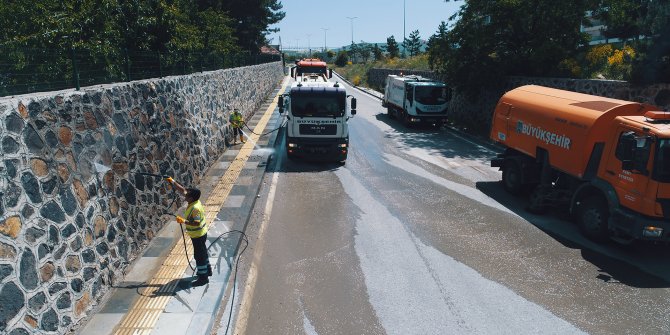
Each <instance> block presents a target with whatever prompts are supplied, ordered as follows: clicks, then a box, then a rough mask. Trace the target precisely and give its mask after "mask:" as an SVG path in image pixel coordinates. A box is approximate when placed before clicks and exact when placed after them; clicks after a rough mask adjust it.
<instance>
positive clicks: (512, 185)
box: [502, 160, 523, 195]
mask: <svg viewBox="0 0 670 335" xmlns="http://www.w3.org/2000/svg"><path fill="white" fill-rule="evenodd" d="M502 184H503V188H504V189H505V191H507V192H509V193H510V194H513V195H519V194H521V190H522V188H523V184H522V183H521V167H520V166H519V163H518V162H516V161H513V160H507V161H505V166H504V167H503V172H502Z"/></svg>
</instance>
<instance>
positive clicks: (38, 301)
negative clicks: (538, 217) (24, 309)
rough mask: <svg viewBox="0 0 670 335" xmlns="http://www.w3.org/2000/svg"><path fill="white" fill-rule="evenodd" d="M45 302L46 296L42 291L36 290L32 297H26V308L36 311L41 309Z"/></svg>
mask: <svg viewBox="0 0 670 335" xmlns="http://www.w3.org/2000/svg"><path fill="white" fill-rule="evenodd" d="M46 302H47V296H46V294H44V292H38V293H37V294H35V295H34V296H33V297H32V298H30V299H28V308H29V309H30V310H31V311H32V312H33V313H37V312H39V311H41V310H42V308H43V307H44V304H45V303H46Z"/></svg>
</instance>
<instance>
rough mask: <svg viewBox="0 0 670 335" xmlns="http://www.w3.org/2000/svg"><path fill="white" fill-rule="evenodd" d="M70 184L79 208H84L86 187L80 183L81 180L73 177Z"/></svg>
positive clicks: (86, 197) (86, 196)
mask: <svg viewBox="0 0 670 335" xmlns="http://www.w3.org/2000/svg"><path fill="white" fill-rule="evenodd" d="M72 186H73V187H74V192H75V196H76V197H77V202H79V206H80V207H81V208H84V207H85V206H86V203H87V202H88V192H86V188H85V187H84V185H83V184H82V183H81V181H79V179H75V180H74V181H73V182H72Z"/></svg>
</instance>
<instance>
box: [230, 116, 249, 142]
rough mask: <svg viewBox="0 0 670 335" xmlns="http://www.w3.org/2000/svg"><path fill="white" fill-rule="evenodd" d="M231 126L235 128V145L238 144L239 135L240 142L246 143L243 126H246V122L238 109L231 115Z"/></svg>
mask: <svg viewBox="0 0 670 335" xmlns="http://www.w3.org/2000/svg"><path fill="white" fill-rule="evenodd" d="M228 121H229V122H230V125H231V126H232V127H233V144H236V143H237V135H239V136H240V142H242V143H245V142H244V134H242V126H243V125H244V120H243V119H242V114H240V111H238V110H237V109H233V112H232V113H230V117H228Z"/></svg>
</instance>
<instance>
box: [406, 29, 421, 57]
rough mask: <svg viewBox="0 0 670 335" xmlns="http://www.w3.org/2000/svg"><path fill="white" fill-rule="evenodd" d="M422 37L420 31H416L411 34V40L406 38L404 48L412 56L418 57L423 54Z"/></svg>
mask: <svg viewBox="0 0 670 335" xmlns="http://www.w3.org/2000/svg"><path fill="white" fill-rule="evenodd" d="M421 44H422V43H421V37H420V36H419V31H418V30H415V31H413V32H412V33H411V34H409V38H406V39H405V41H404V42H403V46H404V47H405V49H406V50H407V52H409V55H410V56H416V55H418V54H420V53H421Z"/></svg>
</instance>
